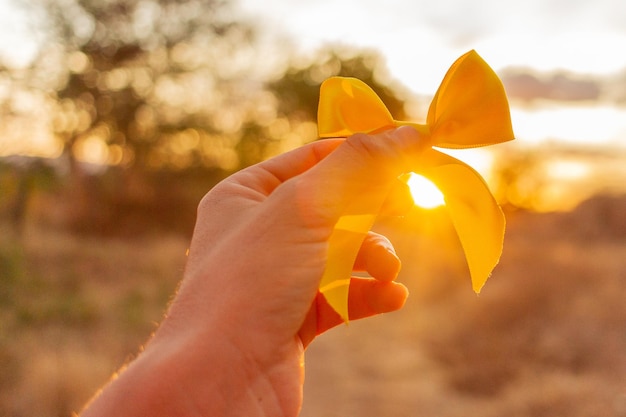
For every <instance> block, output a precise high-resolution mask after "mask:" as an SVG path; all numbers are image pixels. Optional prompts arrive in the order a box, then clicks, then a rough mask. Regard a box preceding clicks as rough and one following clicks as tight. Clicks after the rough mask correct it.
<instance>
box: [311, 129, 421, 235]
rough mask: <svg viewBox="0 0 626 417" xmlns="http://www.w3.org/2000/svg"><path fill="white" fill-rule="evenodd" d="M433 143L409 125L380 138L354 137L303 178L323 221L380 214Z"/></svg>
mask: <svg viewBox="0 0 626 417" xmlns="http://www.w3.org/2000/svg"><path fill="white" fill-rule="evenodd" d="M427 146H428V140H426V138H424V137H422V136H421V135H420V133H418V132H417V130H415V129H413V128H412V127H410V126H403V127H400V128H398V129H394V130H387V131H385V132H382V133H380V134H376V135H365V134H355V135H352V136H350V137H349V138H348V139H346V140H345V141H344V142H343V143H341V144H340V145H339V146H338V147H337V148H336V149H335V151H334V152H332V153H331V154H330V155H328V157H326V158H324V160H322V161H321V162H320V163H318V164H317V165H316V166H315V167H313V168H312V169H310V170H309V171H308V172H306V173H305V174H304V175H303V176H302V181H303V184H301V186H303V187H305V188H306V189H307V190H310V196H309V199H310V201H311V202H312V203H313V205H314V206H315V207H316V208H317V209H319V210H320V212H319V216H320V217H323V218H325V219H327V220H328V221H329V222H333V224H334V222H336V221H337V219H339V217H340V216H342V215H345V214H355V215H360V214H366V213H368V214H369V213H378V212H379V210H380V206H381V205H382V203H383V201H384V200H385V199H386V197H387V196H388V194H389V192H390V190H391V188H392V186H393V184H395V181H396V180H397V178H398V176H400V174H402V173H406V172H410V171H413V170H415V169H416V166H417V165H419V159H420V158H419V157H420V155H421V153H422V152H423V150H424V149H426V147H427Z"/></svg>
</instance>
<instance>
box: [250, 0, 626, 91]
mask: <svg viewBox="0 0 626 417" xmlns="http://www.w3.org/2000/svg"><path fill="white" fill-rule="evenodd" d="M239 6H240V8H241V9H242V10H244V11H245V12H246V13H248V14H250V15H251V16H253V17H254V18H255V19H256V20H257V21H258V22H260V23H262V24H264V25H265V28H266V30H267V31H281V32H286V33H289V34H290V35H291V38H292V39H293V41H294V42H295V43H296V44H297V45H299V46H300V47H301V48H302V49H304V50H307V49H313V48H316V47H318V46H320V45H323V44H324V43H327V42H341V43H345V44H348V45H356V46H366V47H375V48H377V49H378V50H380V51H381V52H382V54H383V55H384V56H385V57H386V59H387V63H388V66H389V68H390V70H391V72H392V74H393V75H394V76H395V77H397V78H398V79H400V80H401V81H402V82H403V83H404V84H405V85H407V86H408V87H409V88H410V89H412V90H413V91H415V92H416V93H425V94H428V93H430V94H432V90H433V88H436V87H437V86H438V83H439V81H440V80H441V78H442V75H443V74H444V73H445V70H446V69H447V68H448V66H449V65H450V64H451V63H452V62H453V61H454V59H455V58H456V57H458V56H460V55H461V54H462V53H464V52H466V51H468V50H470V49H476V50H477V52H478V53H479V54H480V55H481V56H482V57H483V58H484V59H485V60H486V61H487V62H488V63H489V64H490V65H491V66H492V67H493V68H494V69H495V70H496V71H498V70H501V69H503V68H506V67H510V66H518V67H528V68H533V69H537V70H541V71H552V70H558V69H565V70H569V71H573V72H576V73H582V74H600V75H607V74H613V73H615V72H617V71H619V70H621V69H625V68H626V54H625V53H624V52H623V51H624V50H625V49H626V48H625V46H626V1H623V0H593V1H590V0H524V1H518V0H516V1H509V0H472V1H463V0H437V1H432V0H428V1H426V0H385V1H381V0H316V1H310V0H289V1H288V0H264V1H258V0H239Z"/></svg>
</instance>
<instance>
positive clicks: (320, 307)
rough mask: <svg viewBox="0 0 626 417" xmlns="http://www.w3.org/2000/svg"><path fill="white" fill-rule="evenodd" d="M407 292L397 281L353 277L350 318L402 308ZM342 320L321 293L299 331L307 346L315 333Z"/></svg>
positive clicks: (356, 318) (349, 301)
mask: <svg viewBox="0 0 626 417" xmlns="http://www.w3.org/2000/svg"><path fill="white" fill-rule="evenodd" d="M408 294H409V292H408V290H407V288H406V287H405V286H404V285H402V284H399V283H396V282H380V281H376V280H374V279H362V278H352V280H351V281H350V292H349V298H348V308H349V316H350V320H358V319H362V318H366V317H371V316H374V315H377V314H382V313H388V312H391V311H395V310H399V309H400V308H402V306H404V303H405V301H406V298H407V297H408ZM342 323H343V320H342V319H341V317H340V316H339V314H337V312H335V310H333V309H332V307H330V305H329V304H328V303H327V302H326V299H325V298H324V296H323V295H322V294H320V293H318V294H317V297H316V298H315V301H314V302H313V305H312V306H311V309H310V310H309V313H308V315H307V317H306V319H305V322H304V324H303V325H302V327H301V329H300V332H299V333H298V335H299V336H300V339H301V340H302V344H303V345H304V346H305V347H306V346H308V344H309V343H311V341H313V339H314V338H315V337H316V336H318V335H320V334H322V333H324V332H325V331H327V330H329V329H332V328H333V327H335V326H338V325H339V324H342Z"/></svg>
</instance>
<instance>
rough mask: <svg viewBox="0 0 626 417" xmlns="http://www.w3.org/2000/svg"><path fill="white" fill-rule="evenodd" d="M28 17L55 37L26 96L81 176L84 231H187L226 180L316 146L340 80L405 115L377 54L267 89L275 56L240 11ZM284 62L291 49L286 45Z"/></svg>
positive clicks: (213, 3)
mask: <svg viewBox="0 0 626 417" xmlns="http://www.w3.org/2000/svg"><path fill="white" fill-rule="evenodd" d="M22 6H23V7H25V8H28V9H29V13H30V15H31V16H33V19H32V22H33V26H34V27H35V29H34V30H36V33H37V34H38V37H39V38H40V39H45V41H42V44H43V45H45V47H43V48H42V49H41V51H40V55H39V56H38V58H37V59H36V60H35V61H34V63H33V65H32V66H31V67H30V68H28V69H27V72H28V74H27V75H24V76H22V80H24V81H25V82H24V84H28V85H23V86H22V87H23V88H26V89H30V90H32V91H38V92H39V94H40V95H43V96H45V97H47V101H46V108H47V109H49V113H50V114H51V115H52V116H51V120H50V125H51V129H52V132H53V134H54V136H55V137H56V138H57V140H58V143H59V144H60V145H59V146H60V147H61V148H62V155H63V158H64V159H65V161H67V166H68V167H69V168H68V172H69V176H68V178H69V181H70V182H69V187H68V188H67V189H68V193H67V194H66V196H65V197H66V200H67V201H68V213H67V217H68V218H70V219H71V220H72V223H74V224H75V225H76V224H77V225H78V226H79V227H81V228H83V229H84V228H88V229H94V228H96V230H105V229H109V228H111V227H115V226H117V228H129V224H134V221H137V222H146V221H150V220H152V221H158V222H161V223H170V224H171V223H172V218H171V217H175V219H176V221H179V222H183V223H184V224H185V225H186V226H185V227H186V229H188V224H189V223H190V222H193V218H191V219H188V218H183V219H181V217H180V213H181V212H187V211H188V212H189V213H191V215H190V216H193V213H194V210H192V209H191V208H190V209H189V210H186V209H185V210H181V206H185V207H187V205H188V204H195V203H196V202H197V200H198V199H199V197H200V195H201V193H203V192H205V191H206V189H207V188H208V187H210V186H211V185H212V184H213V183H215V182H216V181H217V180H219V179H221V178H222V177H223V176H224V175H225V174H226V173H228V172H232V171H233V170H235V169H238V168H241V167H243V166H247V165H250V164H253V163H256V162H258V161H260V160H263V159H265V158H267V157H270V156H272V155H275V154H277V153H280V152H283V151H286V150H288V149H292V148H295V147H297V146H300V145H302V144H303V143H305V142H308V141H311V140H315V138H316V133H317V131H316V123H315V119H316V112H317V102H318V96H319V85H320V84H321V82H322V81H323V80H324V79H325V78H327V77H329V76H332V75H345V76H355V77H358V78H360V79H362V80H363V81H365V82H366V83H368V84H369V85H370V86H372V88H374V90H375V91H377V92H378V93H379V95H380V96H381V98H382V99H383V101H385V102H386V104H387V105H388V107H389V109H390V110H391V111H392V113H393V114H394V115H395V116H396V117H398V118H402V117H403V116H404V104H403V98H402V90H401V89H400V88H397V87H394V88H389V87H386V85H391V84H393V83H391V82H390V80H389V77H388V75H387V74H386V73H385V70H384V67H383V60H382V58H381V56H380V55H379V54H378V53H376V52H374V51H371V50H365V51H363V50H361V51H359V50H349V51H348V50H346V49H337V48H324V49H322V50H320V51H319V52H318V53H316V54H314V55H313V56H311V57H309V58H308V60H304V61H303V60H302V58H294V60H293V61H292V62H291V63H290V64H288V65H287V66H286V68H285V69H284V71H283V72H282V73H281V74H280V75H277V76H275V78H273V80H270V81H268V80H267V78H264V77H265V75H263V74H262V72H260V71H259V67H264V66H268V62H269V61H271V60H272V57H271V56H268V54H267V53H265V52H264V51H263V49H261V48H258V45H257V44H256V43H255V40H256V32H255V27H254V26H253V24H251V23H249V22H246V21H245V20H242V19H241V17H239V16H236V15H235V14H234V11H233V9H232V8H231V7H230V6H231V3H230V1H229V0H35V1H26V0H22ZM276 54H284V55H285V56H286V55H288V54H289V50H288V48H287V47H284V46H282V44H281V47H280V48H279V49H278V50H277V52H276ZM273 58H274V59H275V60H276V57H273ZM274 74H277V71H276V70H274ZM14 79H15V77H14ZM85 162H91V163H95V164H91V165H89V164H85ZM94 169H95V171H94ZM182 176H186V180H187V181H179V180H180V179H181V178H182ZM190 176H191V177H192V178H191V179H192V180H193V181H192V182H190V181H189V180H190ZM200 177H201V180H198V178H200ZM190 183H191V184H194V185H192V186H191V187H195V188H194V189H193V190H191V191H190V189H191V187H190V186H189V184H190ZM147 212H150V213H151V214H150V215H146V213H147ZM166 213H169V214H168V215H167V216H165V217H163V215H164V214H166ZM125 218H126V219H128V218H131V220H127V221H124V219H125Z"/></svg>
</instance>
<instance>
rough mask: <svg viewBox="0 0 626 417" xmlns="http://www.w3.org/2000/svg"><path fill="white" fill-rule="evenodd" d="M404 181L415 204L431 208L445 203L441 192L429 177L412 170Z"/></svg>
mask: <svg viewBox="0 0 626 417" xmlns="http://www.w3.org/2000/svg"><path fill="white" fill-rule="evenodd" d="M406 183H407V184H408V186H409V188H410V189H411V196H412V197H413V202H415V205H416V206H419V207H421V208H425V209H432V208H435V207H439V206H442V205H444V204H445V201H444V199H443V194H441V191H439V189H438V188H437V186H436V185H435V184H433V183H432V181H430V180H429V179H427V178H425V177H423V176H421V175H419V174H415V173H413V172H412V173H411V174H410V176H409V179H408V180H407V181H406Z"/></svg>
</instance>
